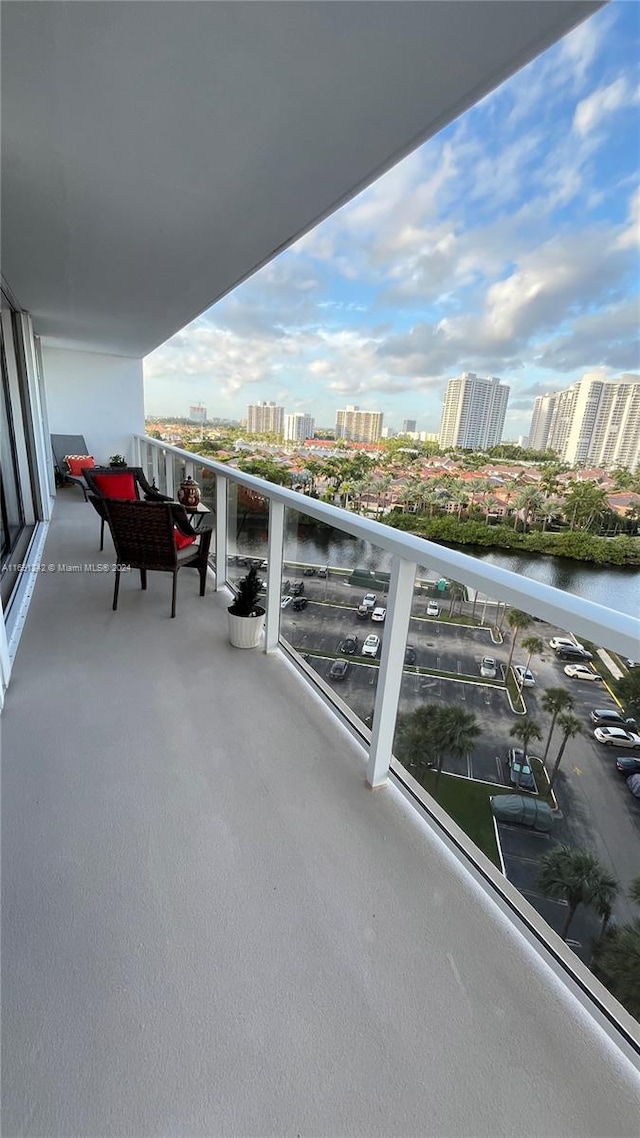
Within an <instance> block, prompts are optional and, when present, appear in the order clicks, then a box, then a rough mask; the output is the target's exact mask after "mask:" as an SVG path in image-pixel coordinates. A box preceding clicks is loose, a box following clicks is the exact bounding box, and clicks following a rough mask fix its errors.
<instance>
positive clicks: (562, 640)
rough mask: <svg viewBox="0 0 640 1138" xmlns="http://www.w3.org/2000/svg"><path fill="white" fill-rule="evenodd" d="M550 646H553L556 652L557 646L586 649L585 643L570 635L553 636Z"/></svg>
mask: <svg viewBox="0 0 640 1138" xmlns="http://www.w3.org/2000/svg"><path fill="white" fill-rule="evenodd" d="M549 647H550V648H553V650H554V652H555V651H556V649H557V648H582V649H583V651H584V645H583V644H579V643H578V641H577V640H572V639H571V637H570V636H552V637H551V640H550V641H549Z"/></svg>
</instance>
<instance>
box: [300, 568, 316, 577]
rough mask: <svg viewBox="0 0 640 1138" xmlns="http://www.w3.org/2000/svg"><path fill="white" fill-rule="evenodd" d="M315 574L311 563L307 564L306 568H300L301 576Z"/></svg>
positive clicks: (313, 575) (312, 575)
mask: <svg viewBox="0 0 640 1138" xmlns="http://www.w3.org/2000/svg"><path fill="white" fill-rule="evenodd" d="M315 575H316V571H315V569H314V568H313V566H312V565H307V568H306V569H303V570H302V576H303V577H315Z"/></svg>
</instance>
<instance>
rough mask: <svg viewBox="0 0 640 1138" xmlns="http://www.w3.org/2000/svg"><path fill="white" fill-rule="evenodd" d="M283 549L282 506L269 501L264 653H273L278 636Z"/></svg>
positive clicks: (276, 645) (279, 503)
mask: <svg viewBox="0 0 640 1138" xmlns="http://www.w3.org/2000/svg"><path fill="white" fill-rule="evenodd" d="M283 548H284V506H283V505H282V503H281V502H274V501H272V500H271V499H269V574H268V577H267V622H266V634H265V640H264V650H265V652H275V651H276V649H277V647H278V637H279V635H280V582H281V581H282V558H283Z"/></svg>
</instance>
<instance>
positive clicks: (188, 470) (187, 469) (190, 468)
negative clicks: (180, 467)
mask: <svg viewBox="0 0 640 1138" xmlns="http://www.w3.org/2000/svg"><path fill="white" fill-rule="evenodd" d="M195 469H196V468H195V463H193V462H185V464H184V476H185V478H193V476H194V472H195Z"/></svg>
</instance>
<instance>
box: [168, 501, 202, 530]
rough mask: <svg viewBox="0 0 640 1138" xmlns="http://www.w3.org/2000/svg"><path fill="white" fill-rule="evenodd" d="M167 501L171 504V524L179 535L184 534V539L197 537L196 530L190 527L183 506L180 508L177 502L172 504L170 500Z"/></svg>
mask: <svg viewBox="0 0 640 1138" xmlns="http://www.w3.org/2000/svg"><path fill="white" fill-rule="evenodd" d="M168 500H169V501H170V502H172V506H171V517H172V519H173V524H174V525H175V526H176V528H177V529H179V530H180V533H182V534H184V536H185V537H198V530H197V529H194V528H193V526H192V525H191V522H190V521H189V518H188V515H187V511H186V510H185V508H184V506H181V505H180V503H179V502H173V499H171V498H170V499H168Z"/></svg>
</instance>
